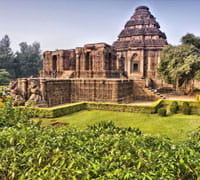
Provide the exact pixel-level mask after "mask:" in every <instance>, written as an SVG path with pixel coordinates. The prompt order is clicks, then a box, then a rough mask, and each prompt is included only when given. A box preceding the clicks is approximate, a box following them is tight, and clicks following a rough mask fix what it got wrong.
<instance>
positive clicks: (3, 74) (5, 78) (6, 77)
mask: <svg viewBox="0 0 200 180" xmlns="http://www.w3.org/2000/svg"><path fill="white" fill-rule="evenodd" d="M10 81H11V75H10V74H9V72H7V71H6V70H5V69H0V85H5V84H8V83H9V82H10Z"/></svg>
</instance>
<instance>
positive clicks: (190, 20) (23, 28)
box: [0, 0, 200, 51]
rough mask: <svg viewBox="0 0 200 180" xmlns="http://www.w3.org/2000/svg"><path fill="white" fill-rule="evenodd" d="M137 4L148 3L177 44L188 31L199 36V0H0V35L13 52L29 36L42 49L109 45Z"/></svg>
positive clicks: (167, 33)
mask: <svg viewBox="0 0 200 180" xmlns="http://www.w3.org/2000/svg"><path fill="white" fill-rule="evenodd" d="M141 5H145V6H148V7H149V8H150V11H151V13H152V14H153V15H154V16H155V17H156V19H157V21H158V22H159V24H160V26H161V31H163V32H165V33H166V35H167V40H168V43H170V44H173V45H177V44H179V43H180V38H181V37H182V36H183V35H185V34H186V33H188V32H189V33H193V34H195V35H197V36H200V20H199V17H200V1H199V0H0V39H2V38H3V37H4V35H6V34H7V35H8V36H9V37H10V40H11V47H12V49H13V50H14V51H17V50H18V49H19V43H21V42H27V43H28V44H31V43H33V42H34V41H37V42H39V43H40V44H41V49H42V51H46V50H50V51H53V50H56V49H72V48H76V47H81V46H83V45H84V44H88V43H98V42H106V43H108V44H112V43H113V42H114V41H116V40H117V36H118V35H119V33H120V32H121V30H122V29H123V27H124V25H125V23H126V22H127V21H128V20H129V19H130V17H131V16H132V15H133V13H134V11H135V8H137V7H138V6H141Z"/></svg>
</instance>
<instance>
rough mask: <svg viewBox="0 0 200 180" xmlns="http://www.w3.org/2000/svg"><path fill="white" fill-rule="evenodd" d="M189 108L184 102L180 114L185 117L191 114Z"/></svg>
mask: <svg viewBox="0 0 200 180" xmlns="http://www.w3.org/2000/svg"><path fill="white" fill-rule="evenodd" d="M191 110H192V109H191V107H190V105H189V103H188V102H184V103H183V105H182V113H183V114H185V115H189V114H191Z"/></svg>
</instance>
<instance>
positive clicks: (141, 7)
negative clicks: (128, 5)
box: [135, 6, 149, 11]
mask: <svg viewBox="0 0 200 180" xmlns="http://www.w3.org/2000/svg"><path fill="white" fill-rule="evenodd" d="M139 9H146V10H149V8H148V7H147V6H139V7H137V8H136V9H135V10H136V11H137V10H139Z"/></svg>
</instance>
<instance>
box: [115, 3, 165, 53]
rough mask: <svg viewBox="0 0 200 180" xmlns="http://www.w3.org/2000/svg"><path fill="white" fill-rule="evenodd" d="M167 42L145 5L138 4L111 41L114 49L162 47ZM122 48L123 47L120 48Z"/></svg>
mask: <svg viewBox="0 0 200 180" xmlns="http://www.w3.org/2000/svg"><path fill="white" fill-rule="evenodd" d="M147 36H148V37H147ZM166 44H167V41H166V35H165V33H163V32H162V31H160V25H159V23H158V22H157V21H156V18H155V17H154V16H153V15H152V14H151V12H150V11H149V8H148V7H146V6H139V7H137V8H136V9H135V13H134V14H133V16H132V17H131V18H130V20H129V21H128V22H127V23H126V24H125V26H124V29H123V30H122V31H121V33H120V34H119V36H118V40H117V41H116V42H114V43H113V46H114V47H115V48H116V49H122V48H124V49H127V48H130V47H137V46H139V47H142V46H143V47H154V46H155V47H163V46H164V45H166ZM122 50H123V49H122Z"/></svg>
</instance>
